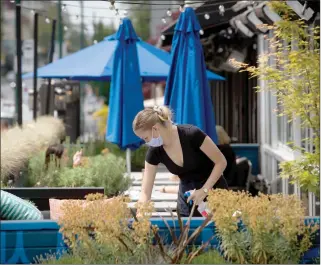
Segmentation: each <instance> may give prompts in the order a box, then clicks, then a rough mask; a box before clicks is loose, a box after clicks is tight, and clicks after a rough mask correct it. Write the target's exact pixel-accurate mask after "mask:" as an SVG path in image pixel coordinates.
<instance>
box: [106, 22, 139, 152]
mask: <svg viewBox="0 0 321 265" xmlns="http://www.w3.org/2000/svg"><path fill="white" fill-rule="evenodd" d="M115 39H116V40H118V42H117V46H116V48H115V51H114V56H115V58H117V60H114V62H113V67H112V77H111V88H110V99H109V116H108V128H107V134H106V140H107V141H109V142H112V143H115V144H117V145H118V146H119V147H120V148H122V149H128V148H130V149H135V148H138V147H139V146H140V145H141V144H142V140H141V139H140V138H138V137H137V136H136V135H135V134H134V132H133V129H132V122H133V120H134V118H135V115H136V114H137V113H138V112H139V111H141V110H143V109H144V104H143V101H144V97H143V91H142V83H141V78H140V72H139V61H138V55H137V47H136V42H137V41H138V37H137V35H136V32H135V30H134V28H133V25H132V23H131V21H130V20H129V19H128V18H124V19H123V20H122V24H121V25H120V27H119V29H118V31H117V33H116V34H115Z"/></svg>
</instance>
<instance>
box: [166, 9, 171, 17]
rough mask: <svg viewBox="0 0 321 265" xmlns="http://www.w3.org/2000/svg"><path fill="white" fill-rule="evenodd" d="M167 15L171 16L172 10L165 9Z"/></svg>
mask: <svg viewBox="0 0 321 265" xmlns="http://www.w3.org/2000/svg"><path fill="white" fill-rule="evenodd" d="M166 14H167V16H169V17H171V16H172V11H171V10H170V8H169V9H167V12H166Z"/></svg>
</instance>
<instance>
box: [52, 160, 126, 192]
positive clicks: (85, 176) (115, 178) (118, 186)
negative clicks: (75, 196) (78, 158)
mask: <svg viewBox="0 0 321 265" xmlns="http://www.w3.org/2000/svg"><path fill="white" fill-rule="evenodd" d="M125 172H126V167H125V160H124V159H123V158H121V157H117V156H115V155H114V154H108V155H106V156H102V155H98V156H94V157H88V165H87V166H85V167H77V168H63V169H62V170H61V172H60V174H59V184H58V185H59V186H62V187H90V186H92V187H104V188H105V194H106V195H107V196H108V197H110V196H114V195H118V194H121V193H122V192H124V191H126V190H127V189H128V188H129V187H130V184H131V180H130V178H129V177H126V176H124V173H125Z"/></svg>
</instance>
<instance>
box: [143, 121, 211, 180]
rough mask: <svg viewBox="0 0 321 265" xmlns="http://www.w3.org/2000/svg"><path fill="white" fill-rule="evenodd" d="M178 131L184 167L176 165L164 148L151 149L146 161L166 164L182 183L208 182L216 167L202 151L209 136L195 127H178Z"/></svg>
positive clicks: (154, 163)
mask: <svg viewBox="0 0 321 265" xmlns="http://www.w3.org/2000/svg"><path fill="white" fill-rule="evenodd" d="M177 130H178V135H179V139H180V143H181V146H182V151H183V163H184V164H183V166H182V167H181V166H178V165H177V164H175V163H174V162H173V161H172V160H171V159H170V158H169V156H168V155H167V153H166V151H165V150H164V148H163V146H160V147H150V148H149V149H148V151H147V154H146V161H147V162H148V163H149V164H152V165H158V164H159V163H162V164H164V165H165V166H166V167H167V169H168V170H169V171H170V172H171V173H172V174H174V175H178V176H179V177H180V179H181V181H182V182H185V181H187V182H188V181H202V180H207V179H208V177H209V176H210V174H211V172H212V170H213V167H214V163H213V161H212V160H211V159H210V158H209V157H208V156H207V155H205V154H204V153H203V151H202V150H200V147H201V145H202V144H203V142H204V140H205V138H206V136H207V135H206V134H205V133H204V132H203V131H202V130H201V129H199V128H197V127H196V126H193V125H177Z"/></svg>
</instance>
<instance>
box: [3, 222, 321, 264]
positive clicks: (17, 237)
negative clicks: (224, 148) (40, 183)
mask: <svg viewBox="0 0 321 265" xmlns="http://www.w3.org/2000/svg"><path fill="white" fill-rule="evenodd" d="M166 220H167V222H168V224H169V226H170V227H172V228H174V227H175V231H176V235H177V236H178V235H179V223H178V221H177V220H175V221H174V220H172V219H170V218H167V219H166ZM203 220H204V219H203V218H192V221H191V224H190V233H193V232H194V231H195V229H197V227H199V226H200V225H201V224H202V222H203ZM312 220H313V221H314V222H317V223H320V218H319V217H318V218H307V219H306V222H307V223H309V222H310V221H312ZM183 221H184V223H186V221H187V218H183ZM151 222H152V224H153V225H157V226H158V227H159V233H160V235H161V237H162V238H163V240H164V241H165V242H167V243H170V242H171V240H172V239H171V236H170V233H169V231H168V228H167V226H166V225H165V223H164V221H163V220H162V219H160V218H153V219H151ZM214 234H215V225H214V223H213V222H212V223H210V224H209V225H208V226H206V227H205V228H204V229H203V231H202V232H201V234H200V235H199V237H198V238H197V239H196V240H195V241H194V244H195V245H200V244H202V243H203V242H204V243H205V242H207V241H208V240H209V239H210V238H211V237H212V236H213V235H214ZM218 243H219V242H218V240H217V238H215V237H214V239H212V240H211V246H212V247H217V246H218ZM66 250H67V247H66V245H65V244H64V241H63V238H62V235H61V234H60V233H59V226H58V224H57V223H56V222H54V221H50V220H43V221H1V223H0V262H1V264H29V263H34V262H35V261H36V258H37V257H39V256H43V257H44V256H45V255H46V254H49V253H51V254H57V255H60V254H61V253H62V252H63V251H66ZM319 257H320V231H318V233H317V235H316V236H315V239H314V241H313V246H312V247H311V249H310V250H309V251H307V252H306V253H305V255H304V257H303V259H302V262H301V263H305V264H313V263H315V262H316V259H317V258H319Z"/></svg>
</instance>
